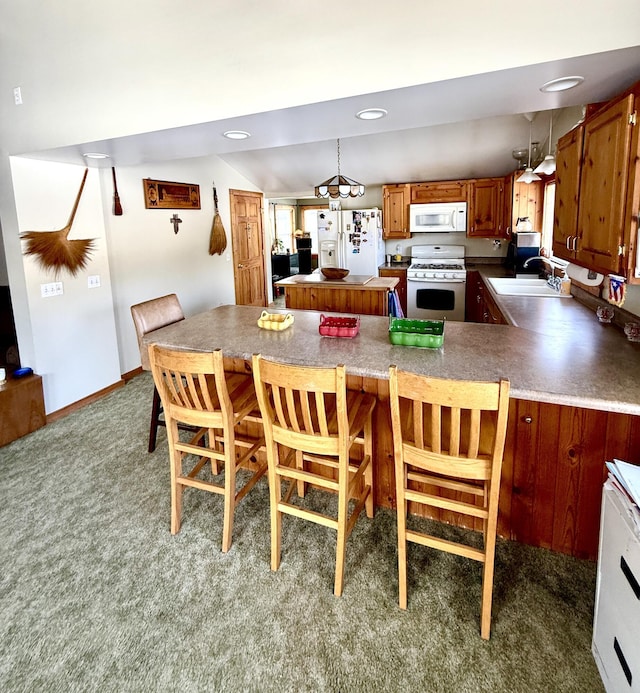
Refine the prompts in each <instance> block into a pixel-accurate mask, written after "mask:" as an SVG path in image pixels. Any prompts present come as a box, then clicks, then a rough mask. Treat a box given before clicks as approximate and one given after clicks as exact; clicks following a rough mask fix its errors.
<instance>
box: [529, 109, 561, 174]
mask: <svg viewBox="0 0 640 693" xmlns="http://www.w3.org/2000/svg"><path fill="white" fill-rule="evenodd" d="M552 132H553V111H551V114H550V115H549V153H548V154H547V156H545V157H544V159H543V160H542V161H541V162H540V163H539V164H538V166H537V167H536V168H535V169H534V171H533V172H534V173H544V174H546V175H547V176H548V175H550V174H551V173H553V172H554V171H555V170H556V158H555V157H554V156H553V154H552V153H551V134H552Z"/></svg>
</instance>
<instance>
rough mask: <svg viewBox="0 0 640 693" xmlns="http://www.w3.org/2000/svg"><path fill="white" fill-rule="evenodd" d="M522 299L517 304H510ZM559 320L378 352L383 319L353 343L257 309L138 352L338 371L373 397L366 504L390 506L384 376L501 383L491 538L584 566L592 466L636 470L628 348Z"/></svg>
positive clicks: (598, 329)
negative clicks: (397, 372) (372, 487)
mask: <svg viewBox="0 0 640 693" xmlns="http://www.w3.org/2000/svg"><path fill="white" fill-rule="evenodd" d="M518 300H519V301H525V300H526V299H518ZM530 300H534V301H552V302H553V304H549V306H550V308H552V309H553V310H555V311H558V310H564V311H566V312H565V315H564V317H563V322H564V325H565V329H564V331H563V332H557V333H555V332H554V333H552V334H549V333H547V334H544V333H538V332H536V331H534V330H529V329H522V328H521V327H514V326H511V325H487V324H480V323H462V322H450V323H447V324H446V328H445V337H444V345H443V346H442V347H441V348H439V349H415V348H409V347H401V346H394V345H392V344H390V343H389V338H388V319H385V318H384V317H377V316H369V315H362V316H361V318H360V320H361V322H360V332H359V334H358V335H357V336H356V337H355V338H353V339H332V338H328V337H321V336H320V335H319V333H318V325H319V313H318V312H314V311H292V313H293V314H294V317H295V321H294V323H293V325H292V326H291V327H290V328H288V329H287V330H284V331H282V332H272V331H268V330H261V329H260V328H259V327H258V326H257V320H258V318H259V316H260V313H261V310H262V309H261V308H259V307H252V306H220V307H218V308H215V309H213V310H210V311H208V312H205V313H201V314H199V315H195V316H193V317H190V318H187V319H186V320H184V321H182V322H180V323H177V324H175V325H170V326H168V327H164V328H162V329H160V330H156V331H155V332H151V333H149V334H148V335H147V336H146V337H145V342H146V343H148V344H150V343H157V344H160V345H163V346H167V347H172V348H182V349H192V350H196V351H209V350H213V349H222V350H223V352H224V354H225V356H226V357H227V358H228V359H229V364H230V366H232V367H234V368H236V369H241V370H246V369H247V368H248V365H247V364H248V362H249V361H250V359H251V355H252V354H254V353H261V354H262V355H263V356H264V357H265V358H271V359H274V360H277V361H282V362H289V363H294V364H301V365H315V366H335V365H336V364H339V363H343V364H345V366H346V369H347V373H348V376H349V378H348V386H349V387H350V388H353V389H361V388H362V389H364V390H366V391H368V392H372V393H373V394H375V395H376V396H377V398H378V401H379V406H378V407H377V408H376V413H375V417H376V420H375V426H374V430H375V442H376V448H375V450H376V451H375V460H374V464H375V479H376V491H375V497H376V504H377V505H379V506H386V507H394V503H395V489H394V472H393V444H392V440H391V428H390V415H389V407H388V392H389V390H388V368H389V365H391V364H396V365H397V366H398V367H400V368H404V369H407V370H412V371H415V372H417V373H422V374H425V375H432V376H436V377H441V378H451V379H479V380H497V379H498V378H508V379H509V380H510V382H511V402H510V412H509V429H508V433H507V447H506V450H505V462H504V468H503V476H502V485H501V498H500V517H499V525H498V528H499V533H500V535H501V536H503V537H508V538H511V539H515V540H517V541H521V542H524V543H528V544H532V545H536V546H543V547H546V548H551V549H553V550H557V551H561V552H563V553H570V554H573V555H576V556H580V557H583V558H591V559H595V557H596V551H597V543H598V522H599V509H600V497H601V492H602V483H603V481H604V479H605V477H606V472H605V466H604V460H605V459H610V458H611V457H613V456H615V457H619V458H622V459H627V460H628V461H630V462H634V463H639V462H640V358H639V356H640V345H639V344H633V343H630V342H628V341H627V340H626V339H625V338H624V335H623V334H622V333H621V331H619V330H615V329H611V328H606V327H603V326H602V325H600V324H598V323H597V321H596V320H595V319H594V318H593V316H592V315H591V314H590V311H589V310H587V309H586V308H585V307H584V306H581V305H580V304H579V303H578V302H577V301H574V300H572V299H568V300H566V301H562V300H560V299H530Z"/></svg>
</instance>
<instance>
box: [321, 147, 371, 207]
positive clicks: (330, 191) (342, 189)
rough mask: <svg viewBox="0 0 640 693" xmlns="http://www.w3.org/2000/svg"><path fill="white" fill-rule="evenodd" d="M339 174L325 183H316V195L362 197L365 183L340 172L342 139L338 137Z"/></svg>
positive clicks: (334, 197)
mask: <svg viewBox="0 0 640 693" xmlns="http://www.w3.org/2000/svg"><path fill="white" fill-rule="evenodd" d="M337 142H338V174H337V175H335V176H332V177H331V178H327V180H325V181H324V183H320V185H316V187H315V193H316V197H331V198H333V199H336V198H338V197H343V198H344V197H362V195H364V185H362V183H358V182H357V181H355V180H353V179H352V178H347V177H346V176H343V175H341V173H340V140H339V139H338V141H337Z"/></svg>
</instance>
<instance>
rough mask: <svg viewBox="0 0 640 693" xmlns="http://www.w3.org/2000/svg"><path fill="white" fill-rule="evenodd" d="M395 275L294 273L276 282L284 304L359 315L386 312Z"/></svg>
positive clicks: (302, 308) (289, 306)
mask: <svg viewBox="0 0 640 693" xmlns="http://www.w3.org/2000/svg"><path fill="white" fill-rule="evenodd" d="M398 282H399V279H398V278H397V277H373V276H360V275H348V276H347V277H345V278H344V279H336V280H329V279H326V278H325V277H323V276H322V275H321V274H319V273H315V272H314V273H312V274H296V275H295V276H293V277H287V278H286V279H282V280H281V281H279V282H276V284H275V285H276V286H277V287H281V288H282V289H284V296H285V305H286V306H287V308H294V309H298V310H320V311H329V312H334V313H357V314H361V315H388V314H389V292H390V291H392V290H393V289H394V288H395V287H396V285H397V284H398Z"/></svg>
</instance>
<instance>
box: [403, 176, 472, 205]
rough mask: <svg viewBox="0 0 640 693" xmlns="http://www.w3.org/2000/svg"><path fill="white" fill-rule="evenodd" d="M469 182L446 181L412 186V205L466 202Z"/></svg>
mask: <svg viewBox="0 0 640 693" xmlns="http://www.w3.org/2000/svg"><path fill="white" fill-rule="evenodd" d="M466 200H467V181H466V180H445V181H436V182H431V183H413V184H412V185H411V204H418V203H420V202H425V203H428V202H466Z"/></svg>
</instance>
